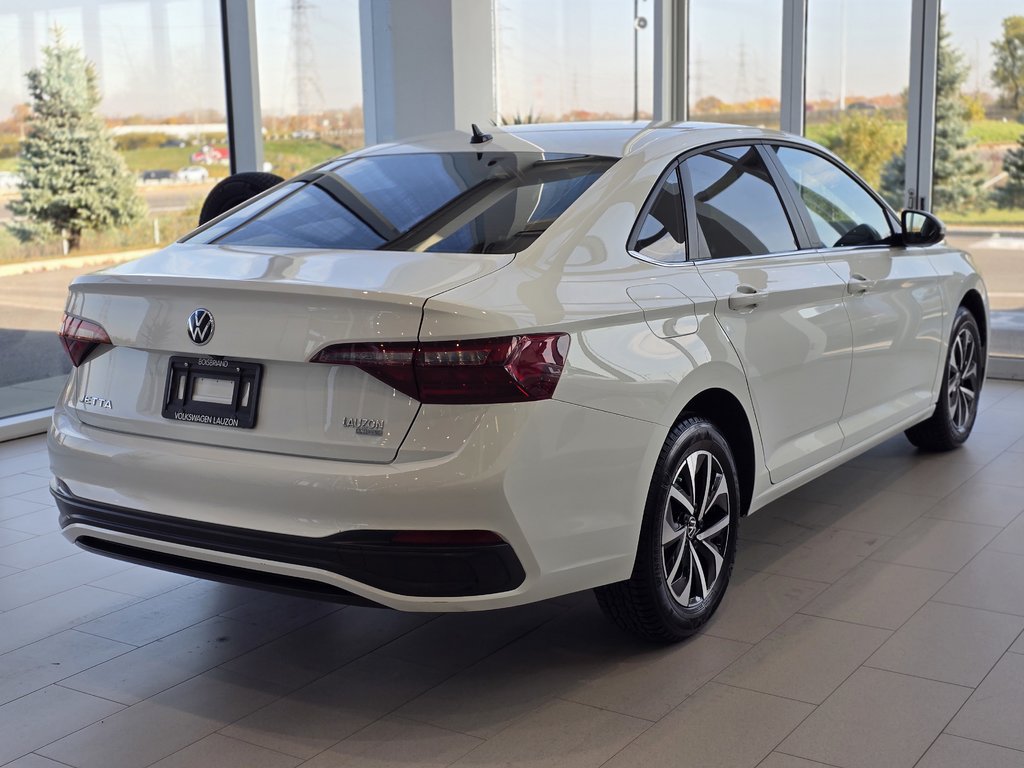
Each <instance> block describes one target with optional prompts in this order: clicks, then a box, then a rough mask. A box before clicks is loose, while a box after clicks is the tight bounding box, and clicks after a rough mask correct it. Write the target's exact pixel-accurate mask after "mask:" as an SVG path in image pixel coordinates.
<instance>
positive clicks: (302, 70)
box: [290, 0, 323, 130]
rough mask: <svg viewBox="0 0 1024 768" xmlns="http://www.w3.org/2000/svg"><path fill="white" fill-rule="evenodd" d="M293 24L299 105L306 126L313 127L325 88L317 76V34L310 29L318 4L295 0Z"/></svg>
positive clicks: (297, 102)
mask: <svg viewBox="0 0 1024 768" xmlns="http://www.w3.org/2000/svg"><path fill="white" fill-rule="evenodd" d="M291 5H292V28H291V40H290V43H291V55H292V63H293V65H294V69H293V70H292V79H293V83H292V86H293V88H294V89H295V91H294V93H295V106H296V112H297V113H298V115H299V118H300V122H301V123H302V127H303V129H305V130H309V129H311V128H312V127H313V126H312V115H313V114H314V113H316V112H317V111H318V107H320V106H321V105H322V102H323V92H322V91H321V90H320V82H319V80H318V78H317V70H316V56H315V52H314V49H313V35H312V33H311V32H310V29H309V12H310V11H311V10H312V9H313V8H314V6H313V4H312V3H311V2H309V0H291Z"/></svg>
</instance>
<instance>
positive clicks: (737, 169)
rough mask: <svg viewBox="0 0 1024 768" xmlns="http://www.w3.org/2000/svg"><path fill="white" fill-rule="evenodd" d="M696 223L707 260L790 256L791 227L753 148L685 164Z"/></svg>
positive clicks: (710, 153) (730, 149) (724, 151)
mask: <svg viewBox="0 0 1024 768" xmlns="http://www.w3.org/2000/svg"><path fill="white" fill-rule="evenodd" d="M682 168H683V170H684V172H686V173H689V174H690V183H691V184H692V186H693V200H694V207H695V208H696V211H697V223H698V224H699V225H700V229H701V233H702V234H703V235H704V239H705V240H706V241H707V244H708V250H709V251H710V254H711V257H712V258H724V257H728V256H756V255H759V254H764V253H777V252H781V251H792V250H795V249H796V247H797V243H796V237H795V236H794V234H793V227H792V226H791V225H790V223H789V217H788V216H787V215H786V210H785V208H783V206H782V201H781V200H780V199H779V193H778V190H776V189H775V185H774V184H772V182H771V176H770V175H769V173H768V168H767V167H766V166H765V164H764V161H763V160H762V159H761V155H760V154H759V153H758V151H757V148H756V147H725V148H722V149H712V150H709V151H707V152H704V153H703V154H700V155H695V156H693V157H691V158H688V159H687V160H685V161H684V162H683V164H682Z"/></svg>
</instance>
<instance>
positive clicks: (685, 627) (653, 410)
mask: <svg viewBox="0 0 1024 768" xmlns="http://www.w3.org/2000/svg"><path fill="white" fill-rule="evenodd" d="M495 133H496V134H497V135H496V136H494V137H493V138H492V137H489V136H486V135H480V134H479V132H475V134H476V135H474V136H473V137H472V140H471V137H470V135H469V134H465V133H451V134H445V135H439V136H431V137H427V138H424V139H422V140H416V141H411V142H408V143H402V144H391V145H383V146H377V147H371V148H368V149H365V150H362V151H359V152H354V153H352V154H350V155H346V156H344V157H342V158H339V159H337V160H334V161H331V162H328V163H325V164H324V165H321V166H319V167H318V168H316V169H314V170H312V171H310V172H308V173H306V174H304V175H302V176H299V177H297V178H295V179H292V180H290V181H288V182H286V183H282V184H280V185H277V186H275V187H274V188H272V189H270V190H269V191H267V192H265V193H264V194H262V195H260V196H257V197H255V198H253V199H251V200H250V201H248V202H247V203H244V204H243V205H241V206H238V207H236V208H234V209H232V210H231V211H228V212H227V213H225V214H224V215H222V216H220V217H218V218H215V219H214V220H213V221H211V222H209V223H208V224H206V225H205V226H203V227H200V228H199V229H197V230H196V231H195V232H193V233H191V234H190V235H188V236H187V237H185V238H184V239H182V240H181V241H180V242H178V243H175V244H174V245H172V246H171V247H169V248H166V249H164V250H163V251H161V252H159V253H156V254H154V255H151V256H148V257H145V258H142V259H139V260H137V261H134V262H131V263H128V264H124V265H121V266H117V267H113V268H111V269H107V270H105V271H103V272H100V273H98V274H94V275H89V276H86V277H81V278H78V279H77V280H76V281H75V282H74V284H73V285H72V286H71V288H70V294H69V297H68V302H67V314H66V317H65V320H64V323H63V326H62V329H61V336H62V338H63V340H64V344H65V346H66V348H67V351H68V353H69V355H70V356H71V359H72V362H73V363H74V365H75V370H74V372H73V374H72V375H71V377H70V380H69V382H68V384H67V387H66V389H65V391H64V393H63V395H62V396H61V398H60V402H59V404H58V406H57V408H56V410H55V412H54V423H53V429H52V431H51V433H50V439H49V448H50V455H51V461H52V469H53V483H52V489H53V493H54V495H55V496H56V499H57V504H58V506H59V509H60V522H61V526H62V527H63V530H64V534H65V535H66V536H67V537H68V538H69V539H71V540H72V541H74V542H75V543H77V544H78V545H80V546H81V547H84V548H86V549H89V550H92V551H95V552H100V553H103V554H106V555H110V556H113V557H117V558H123V559H125V560H129V561H136V562H142V563H147V564H150V565H153V566H156V567H159V568H165V569H170V570H175V571H182V572H186V573H192V574H198V575H201V576H204V577H207V578H213V579H221V580H227V581H240V582H243V583H248V584H254V585H261V586H264V587H268V588H275V589H285V590H298V591H302V592H305V593H307V594H313V595H318V596H321V597H328V598H336V599H340V600H347V601H355V602H370V603H374V604H379V605H384V606H389V607H392V608H399V609H403V610H412V611H455V610H478V609H486V608H498V607H502V606H510V605H517V604H520V603H526V602H530V601H535V600H541V599H544V598H549V597H552V596H554V595H561V594H565V593H569V592H574V591H577V590H582V589H585V588H592V587H593V588H596V590H597V597H598V600H599V602H600V604H601V606H602V607H603V608H604V610H605V611H606V612H607V614H608V615H609V616H610V617H611V618H612V619H613V620H614V621H615V622H617V623H618V624H619V625H621V626H622V627H625V628H627V629H629V630H632V631H634V632H637V633H639V634H641V635H644V636H646V637H650V638H654V639H660V640H676V639H679V638H682V637H685V636H686V635H688V634H691V633H692V632H694V631H695V630H696V629H697V628H698V627H700V626H701V625H702V624H703V623H704V622H705V621H706V620H707V619H708V618H709V617H710V616H711V614H712V613H713V612H714V610H715V608H716V607H717V606H718V604H719V602H720V601H721V599H722V596H723V593H724V592H725V589H726V586H727V584H728V581H729V575H730V571H731V569H732V565H733V560H734V556H735V551H736V538H737V526H738V525H740V524H741V519H742V518H743V517H744V516H745V515H748V514H751V513H753V512H755V511H756V510H757V509H758V508H760V507H762V506H763V505H765V504H767V503H768V502H770V501H772V500H773V499H777V498H779V497H780V496H782V495H783V494H785V493H787V492H788V491H790V490H792V489H794V488H796V487H797V486H799V485H801V484H803V483H806V482H807V481H809V480H811V479H812V478H814V477H816V476H818V475H820V474H822V473H823V472H826V471H827V470H829V469H831V468H833V467H835V466H837V465H838V464H840V463H842V462H844V461H846V460H847V459H849V458H850V457H852V456H854V455H856V454H858V453H860V452H862V451H864V450H866V449H868V448H870V447H871V446H873V445H876V444H877V443H879V442H881V441H883V440H885V439H887V438H889V437H891V436H893V435H895V434H897V433H899V432H902V431H906V434H907V436H908V437H909V438H910V440H911V441H912V442H913V443H914V444H915V445H917V446H919V447H920V448H921V449H924V450H948V449H951V448H955V447H956V446H958V445H959V444H960V443H962V442H963V441H964V440H965V439H966V438H967V436H968V435H969V434H970V432H971V428H972V426H973V423H974V419H975V414H976V413H977V405H978V396H979V392H980V389H981V385H982V381H983V379H984V371H985V363H986V353H985V349H986V331H987V327H988V319H987V309H986V301H987V300H986V293H985V287H984V285H983V283H982V280H981V278H980V277H979V275H978V273H977V271H976V270H975V268H974V266H973V264H972V263H971V259H970V257H969V256H968V255H967V254H965V253H963V252H960V251H957V250H954V249H951V248H949V247H947V246H944V245H943V244H942V239H943V229H942V225H941V224H940V223H939V222H938V220H937V219H935V218H934V217H931V216H930V215H928V214H923V213H920V212H905V213H904V215H903V220H902V222H901V220H900V218H899V217H897V216H896V215H895V214H894V213H893V212H892V210H891V209H890V208H889V207H888V206H887V205H886V204H885V203H884V202H883V201H882V200H881V199H880V198H879V197H878V195H877V194H875V193H874V192H873V191H872V190H871V189H869V188H868V187H867V186H866V185H865V184H864V182H863V181H861V180H860V179H859V178H858V177H857V176H855V175H854V174H853V173H851V172H850V171H849V169H847V168H846V167H845V166H844V165H843V164H842V163H841V162H839V161H838V160H837V159H836V158H835V157H834V156H832V155H830V154H829V153H828V152H826V151H824V150H822V149H821V148H820V147H818V146H817V145H815V144H812V143H810V142H808V141H805V140H803V139H800V138H797V137H794V136H789V135H786V134H783V133H777V132H771V131H762V130H756V129H751V128H742V127H736V126H726V125H711V124H677V125H650V126H647V127H638V126H637V125H635V124H632V125H631V124H607V123H606V124H575V125H540V126H537V125H534V126H521V127H517V128H514V129H513V128H510V129H508V130H507V131H495Z"/></svg>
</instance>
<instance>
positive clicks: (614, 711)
mask: <svg viewBox="0 0 1024 768" xmlns="http://www.w3.org/2000/svg"><path fill="white" fill-rule="evenodd" d="M705 682H711V681H710V680H706V681H705ZM687 695H689V694H687ZM683 700H684V701H685V697H684V699H683ZM555 701H561V702H564V703H566V704H576V705H578V706H581V707H588V708H590V709H596V710H599V711H601V712H607V713H608V714H611V715H620V716H622V717H628V718H629V719H631V720H640V721H642V722H645V723H648V724H649V725H654V724H656V723H658V722H659V721H660V720H661V717H659V718H658V719H657V720H651V718H649V717H643V716H642V715H631V714H630V713H629V712H620V711H619V710H617V709H612V708H611V707H603V706H601V705H600V704H591V703H589V702H586V701H578V700H576V699H572V698H569V695H568V694H565V693H563V694H561V695H557V696H554V697H553V698H551V699H550V700H549V701H548V702H547V704H551V703H552V702H555ZM547 704H545V705H544V706H547ZM677 706H678V705H677ZM538 709H540V707H538ZM672 709H675V707H672ZM534 711H536V710H534ZM671 711H672V710H671V709H670V710H669V712H671ZM666 714H668V713H666ZM664 716H665V715H662V717H664Z"/></svg>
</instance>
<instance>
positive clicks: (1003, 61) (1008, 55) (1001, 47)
mask: <svg viewBox="0 0 1024 768" xmlns="http://www.w3.org/2000/svg"><path fill="white" fill-rule="evenodd" d="M992 57H993V60H994V62H993V64H992V82H993V83H995V84H996V85H997V86H999V89H1000V90H1001V91H1002V92H1003V103H1004V104H1005V105H1006V106H1008V107H1010V108H1011V109H1024V16H1007V17H1006V18H1005V19H1003V36H1002V37H1001V38H999V39H998V40H996V41H995V42H994V43H992Z"/></svg>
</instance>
